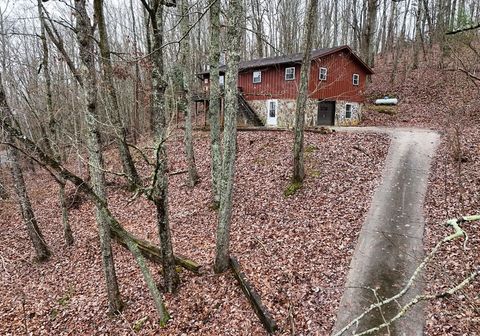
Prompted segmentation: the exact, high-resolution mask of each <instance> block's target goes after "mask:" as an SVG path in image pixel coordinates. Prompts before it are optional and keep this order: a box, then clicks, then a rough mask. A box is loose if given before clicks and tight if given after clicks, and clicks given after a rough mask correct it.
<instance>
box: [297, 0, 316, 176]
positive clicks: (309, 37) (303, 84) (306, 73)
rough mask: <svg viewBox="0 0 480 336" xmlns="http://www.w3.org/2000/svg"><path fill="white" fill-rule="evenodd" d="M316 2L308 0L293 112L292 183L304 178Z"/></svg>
mask: <svg viewBox="0 0 480 336" xmlns="http://www.w3.org/2000/svg"><path fill="white" fill-rule="evenodd" d="M317 8H318V0H310V3H309V6H308V12H307V20H306V26H305V33H304V36H303V60H302V70H301V74H300V88H299V89H298V97H297V108H296V111H295V142H294V144H293V175H292V182H293V183H302V182H303V178H304V177H305V169H304V162H303V129H304V127H305V107H306V103H307V98H308V78H309V77H310V67H311V62H312V61H311V53H312V42H313V32H314V31H315V17H316V15H317Z"/></svg>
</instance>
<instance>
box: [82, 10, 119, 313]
mask: <svg viewBox="0 0 480 336" xmlns="http://www.w3.org/2000/svg"><path fill="white" fill-rule="evenodd" d="M85 2H86V0H75V16H76V21H77V23H76V34H77V40H78V47H79V55H80V61H81V64H80V69H81V70H80V73H81V76H82V82H83V87H82V95H83V102H84V106H85V122H86V125H87V149H88V158H89V162H88V163H89V171H90V177H91V183H92V186H93V190H94V191H95V193H96V194H97V195H98V197H99V198H100V199H101V200H102V201H103V202H104V203H105V204H106V203H107V195H106V190H105V176H104V170H103V167H104V164H103V154H102V149H101V144H100V132H99V129H98V113H97V106H96V105H97V95H96V75H95V59H94V53H95V50H94V46H93V38H92V37H93V28H92V27H91V25H90V18H89V17H88V13H87V9H86V4H85ZM96 219H97V224H98V232H99V237H100V248H101V252H102V261H103V271H104V275H105V282H106V285H107V295H108V303H109V311H110V312H111V313H116V312H119V311H120V310H121V309H122V302H121V299H120V291H119V289H118V283H117V275H116V273H115V264H114V261H113V254H112V245H111V234H110V227H109V225H108V221H107V218H105V216H104V214H103V212H102V208H101V207H99V206H98V205H97V207H96Z"/></svg>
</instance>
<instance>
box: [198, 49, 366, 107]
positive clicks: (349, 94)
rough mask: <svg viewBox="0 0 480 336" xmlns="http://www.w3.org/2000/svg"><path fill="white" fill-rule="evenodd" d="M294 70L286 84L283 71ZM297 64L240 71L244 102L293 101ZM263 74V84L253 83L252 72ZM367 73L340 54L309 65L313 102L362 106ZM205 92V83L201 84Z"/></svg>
mask: <svg viewBox="0 0 480 336" xmlns="http://www.w3.org/2000/svg"><path fill="white" fill-rule="evenodd" d="M288 67H295V80H290V81H287V80H285V69H286V68H288ZM321 67H324V68H327V80H326V81H320V80H319V72H320V68H321ZM300 69H301V66H300V64H279V65H275V66H268V67H264V68H251V69H247V70H243V71H241V72H240V73H239V75H238V86H239V88H240V89H241V90H242V92H243V94H244V97H245V99H246V100H266V99H296V98H297V93H298V86H299V83H300ZM254 71H261V72H262V82H261V83H257V84H254V83H253V72H254ZM353 74H358V75H359V76H360V83H359V85H353ZM366 77H367V70H366V69H365V67H363V66H362V65H361V63H360V62H359V61H358V60H357V59H355V58H354V56H352V55H351V54H350V53H349V52H348V51H345V50H340V51H338V52H335V53H333V54H330V55H327V56H324V57H322V58H317V59H315V60H313V61H312V69H311V73H310V80H309V84H308V89H309V96H310V98H312V99H319V100H320V99H324V100H346V101H351V102H363V101H364V97H363V92H364V91H365V83H366ZM204 86H205V90H208V88H207V87H208V86H209V84H208V82H207V83H204Z"/></svg>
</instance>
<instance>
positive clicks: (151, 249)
mask: <svg viewBox="0 0 480 336" xmlns="http://www.w3.org/2000/svg"><path fill="white" fill-rule="evenodd" d="M118 230H120V231H118ZM118 230H117V231H118V232H117V231H113V230H112V235H113V238H115V240H116V241H117V242H118V243H119V244H120V245H122V246H123V247H126V248H128V247H127V242H126V241H125V238H124V237H125V236H126V237H128V239H130V240H131V241H133V242H134V243H135V244H136V245H137V246H138V249H139V250H140V252H141V253H142V255H143V256H144V257H145V258H147V259H148V260H150V261H153V262H155V263H161V262H162V251H161V250H160V248H159V247H158V246H156V245H155V244H152V243H150V242H148V241H146V240H143V239H140V238H137V237H135V236H133V235H132V234H131V233H129V232H127V231H126V230H124V229H123V228H119V229H118ZM119 232H120V233H121V234H120V233H119ZM174 258H175V263H176V264H177V265H178V266H181V267H183V268H185V269H186V270H189V271H191V272H194V273H197V274H198V273H200V267H201V266H200V265H198V264H197V263H196V262H194V261H192V260H190V259H188V258H186V257H184V256H181V255H178V254H177V255H175V256H174Z"/></svg>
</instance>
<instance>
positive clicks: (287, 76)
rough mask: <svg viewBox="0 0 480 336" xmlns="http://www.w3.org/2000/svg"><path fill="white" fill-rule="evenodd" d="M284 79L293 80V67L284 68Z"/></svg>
mask: <svg viewBox="0 0 480 336" xmlns="http://www.w3.org/2000/svg"><path fill="white" fill-rule="evenodd" d="M285 80H295V67H291V68H285Z"/></svg>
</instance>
